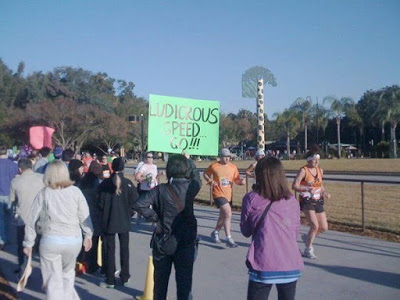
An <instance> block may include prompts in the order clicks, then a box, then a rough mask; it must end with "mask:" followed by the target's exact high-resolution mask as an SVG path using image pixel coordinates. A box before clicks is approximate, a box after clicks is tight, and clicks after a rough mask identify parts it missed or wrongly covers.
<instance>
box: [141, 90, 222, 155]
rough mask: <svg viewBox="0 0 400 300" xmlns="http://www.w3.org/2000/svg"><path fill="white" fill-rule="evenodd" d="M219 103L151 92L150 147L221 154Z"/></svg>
mask: <svg viewBox="0 0 400 300" xmlns="http://www.w3.org/2000/svg"><path fill="white" fill-rule="evenodd" d="M218 133H219V102H217V101H208V100H193V99H187V98H177V97H167V96H158V95H150V101H149V141H148V142H149V150H152V151H163V152H170V153H181V152H182V151H183V150H184V151H185V152H187V153H189V154H195V155H217V153H218Z"/></svg>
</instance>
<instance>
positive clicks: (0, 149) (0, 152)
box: [0, 146, 7, 155]
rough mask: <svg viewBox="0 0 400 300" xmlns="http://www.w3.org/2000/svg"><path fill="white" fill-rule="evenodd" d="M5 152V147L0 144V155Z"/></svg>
mask: <svg viewBox="0 0 400 300" xmlns="http://www.w3.org/2000/svg"><path fill="white" fill-rule="evenodd" d="M6 154H7V147H6V146H0V155H6Z"/></svg>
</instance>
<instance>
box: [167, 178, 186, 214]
mask: <svg viewBox="0 0 400 300" xmlns="http://www.w3.org/2000/svg"><path fill="white" fill-rule="evenodd" d="M166 186H167V189H168V191H169V193H170V195H171V196H172V199H174V200H175V203H176V206H178V213H180V212H181V211H182V210H183V207H182V204H181V202H180V201H179V197H178V194H177V193H176V192H175V190H174V189H173V188H172V185H171V184H170V183H167V184H166Z"/></svg>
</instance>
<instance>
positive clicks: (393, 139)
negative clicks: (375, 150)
mask: <svg viewBox="0 0 400 300" xmlns="http://www.w3.org/2000/svg"><path fill="white" fill-rule="evenodd" d="M396 127H397V123H393V124H391V126H390V158H397V141H396Z"/></svg>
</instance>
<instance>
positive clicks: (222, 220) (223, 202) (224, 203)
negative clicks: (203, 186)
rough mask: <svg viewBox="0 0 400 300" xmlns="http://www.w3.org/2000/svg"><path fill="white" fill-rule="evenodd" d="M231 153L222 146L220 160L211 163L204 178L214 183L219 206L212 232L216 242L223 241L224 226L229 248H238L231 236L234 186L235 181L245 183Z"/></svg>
mask: <svg viewBox="0 0 400 300" xmlns="http://www.w3.org/2000/svg"><path fill="white" fill-rule="evenodd" d="M230 158H231V153H230V151H229V149H228V148H222V149H221V152H220V161H219V162H215V163H213V164H211V165H210V166H209V167H208V168H207V170H206V171H205V172H204V179H205V180H206V181H207V184H211V185H212V196H213V199H214V203H215V205H216V206H217V207H218V208H219V217H218V222H217V225H216V227H215V230H214V231H213V232H212V233H211V237H212V238H213V240H214V242H215V243H221V240H220V239H219V231H220V230H221V228H222V226H223V227H224V229H225V235H226V239H227V241H226V245H227V246H228V247H229V248H236V247H237V246H238V245H237V244H236V243H235V241H234V240H233V239H232V236H231V219H232V209H231V206H232V187H233V183H236V184H237V185H244V180H243V179H241V178H240V176H239V171H238V168H237V167H236V166H235V165H234V164H232V163H231V162H230Z"/></svg>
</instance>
